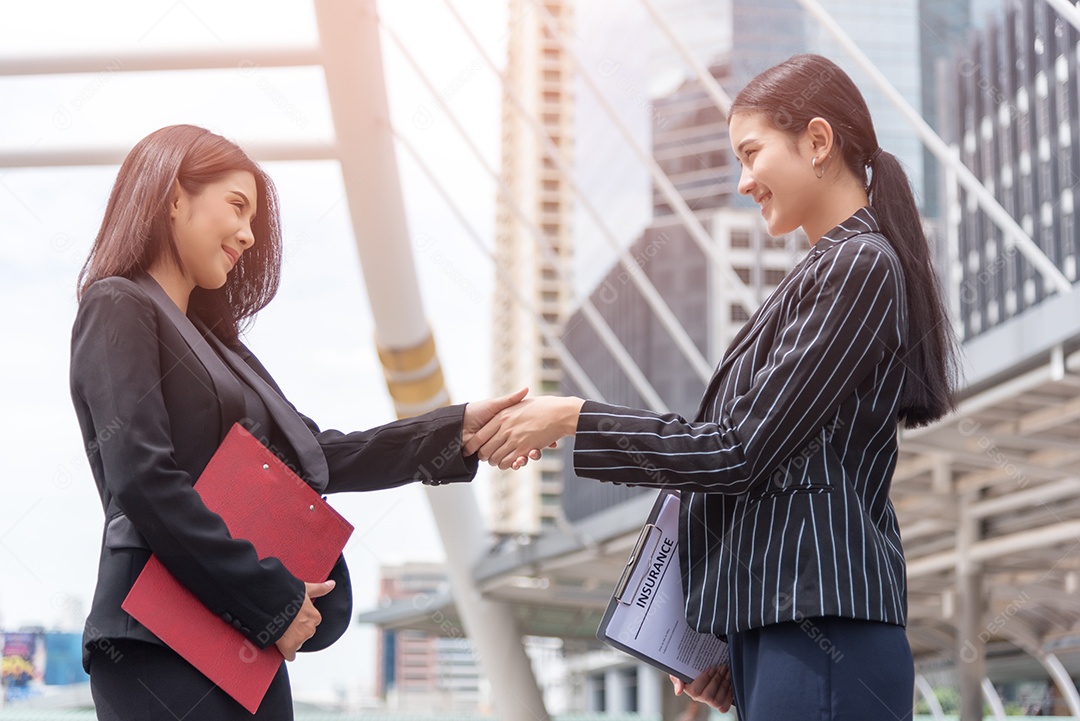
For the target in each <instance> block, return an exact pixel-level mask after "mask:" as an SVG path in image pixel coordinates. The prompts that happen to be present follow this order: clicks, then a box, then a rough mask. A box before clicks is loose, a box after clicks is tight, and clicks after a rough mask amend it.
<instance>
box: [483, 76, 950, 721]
mask: <svg viewBox="0 0 1080 721" xmlns="http://www.w3.org/2000/svg"><path fill="white" fill-rule="evenodd" d="M728 127H729V130H730V140H731V146H732V149H733V150H734V151H735V155H736V157H737V158H738V161H739V164H740V165H741V166H742V171H741V177H740V180H739V191H740V192H741V193H743V194H745V195H748V196H751V197H752V198H753V199H754V201H755V202H756V203H757V204H758V205H759V206H760V208H761V214H762V216H763V218H764V219H765V222H766V224H767V226H768V231H769V233H770V234H771V235H782V234H785V233H790V232H792V231H794V230H795V229H797V228H800V227H801V228H802V229H803V231H804V232H805V233H806V236H807V238H808V239H809V241H810V244H811V248H810V251H809V253H808V254H807V256H806V257H805V258H804V259H803V260H802V261H801V262H800V263H799V264H798V265H796V267H795V268H794V269H793V270H792V271H791V273H789V274H788V276H787V277H786V278H785V279H784V280H783V281H782V282H781V283H780V285H779V287H777V289H776V290H775V291H774V292H773V294H772V295H771V296H770V297H769V298H768V299H767V300H766V301H765V302H764V303H763V304H762V305H761V307H760V308H759V309H758V310H757V311H756V312H755V313H754V315H753V317H751V318H750V320H749V321H747V323H746V325H745V326H744V327H743V329H742V330H741V331H740V332H739V334H738V335H737V336H736V337H735V340H734V341H733V342H732V344H731V346H730V347H729V348H728V350H727V352H726V353H725V355H724V358H723V360H721V362H720V365H719V366H718V368H717V370H716V373H715V374H714V376H713V378H712V380H711V382H710V383H709V385H708V388H707V389H706V392H705V396H704V398H703V399H702V401H701V405H700V407H699V410H698V413H697V416H696V418H695V419H694V420H693V421H686V420H684V419H683V418H680V417H679V416H677V415H671V414H668V415H661V414H657V413H652V412H649V411H645V410H636V409H629V408H622V407H619V406H613V405H607V404H603V403H597V402H595V401H583V400H582V399H580V398H548V397H541V398H535V399H527V400H525V401H524V402H523V403H521V404H520V405H517V406H514V407H511V408H508V409H507V410H506V411H503V412H502V413H500V414H499V415H498V416H496V418H495V419H494V420H493V421H492V422H491V423H490V424H489V425H488V426H487V427H485V428H484V429H482V430H481V431H480V432H479V433H477V434H476V436H474V438H473V440H472V442H471V443H468V444H466V452H469V451H472V450H478V451H479V453H480V458H481V459H482V460H487V461H489V462H491V463H493V464H496V465H498V466H499V467H501V468H509V467H516V466H517V465H518V464H520V463H522V462H524V461H525V459H526V458H527V457H529V454H530V453H535V451H536V450H537V449H542V448H546V447H547V446H548V445H549V444H550V443H552V442H554V441H555V440H557V439H558V438H560V437H562V436H568V435H576V441H575V448H574V467H575V470H576V472H577V474H578V475H580V476H585V477H589V478H596V479H598V480H601V481H609V482H619V483H628V484H636V485H641V486H653V487H659V488H670V489H678V490H680V491H681V505H680V507H681V513H682V515H681V526H682V528H681V534H680V535H681V538H680V544H679V552H680V555H681V558H680V560H681V568H682V572H683V579H682V580H683V588H684V591H685V594H686V616H687V620H688V622H689V623H690V625H691V626H692V627H694V628H696V629H697V630H698V631H702V632H707V633H713V634H717V635H719V636H724V637H726V638H727V639H728V642H729V648H730V652H731V653H730V659H731V660H730V668H729V667H728V665H727V664H724V665H723V666H720V667H717V668H714V669H709V670H707V671H706V672H705V673H703V674H702V675H701V677H699V678H698V679H696V680H695V681H694V682H693V683H691V684H689V685H687V686H684V685H683V683H682V682H681V681H679V680H677V679H674V678H673V679H672V682H673V684H674V685H675V689H676V692H677V693H682V692H686V693H689V694H690V695H691V696H693V697H694V698H696V699H700V700H703V701H707V702H709V703H711V704H713V705H714V706H717V707H719V708H722V709H726V708H727V707H728V706H729V705H730V704H731V702H732V700H733V697H734V701H735V704H736V705H737V707H738V709H739V718H740V719H743V720H744V721H775V720H776V719H783V720H784V721H801V720H804V719H805V720H806V721H810V720H811V719H813V721H822V720H824V719H893V718H896V719H905V718H907V719H910V718H911V713H912V697H913V684H914V668H913V664H912V657H911V650H910V647H909V646H908V642H907V638H906V636H905V632H904V625H905V623H906V622H907V592H906V585H905V565H904V553H903V548H902V544H901V540H900V528H899V525H898V523H897V520H896V514H895V512H894V510H893V507H892V504H891V502H890V501H889V487H890V484H891V481H892V474H893V469H894V467H895V464H896V458H897V426H898V424H899V423H900V422H903V423H905V424H906V425H907V426H908V427H917V426H921V425H925V424H927V423H930V422H931V421H933V420H935V419H937V418H940V417H942V416H943V415H945V414H946V413H947V412H949V410H950V409H951V408H952V396H951V387H952V383H953V378H954V370H953V369H954V367H955V342H954V340H953V336H952V332H951V327H950V325H949V320H948V317H947V316H946V312H945V308H944V305H943V303H942V300H941V293H940V292H939V289H938V282H937V277H936V275H935V273H934V270H933V268H932V267H931V263H930V250H929V246H928V243H927V240H926V237H925V235H924V234H923V230H922V226H921V224H920V222H919V214H918V209H917V208H916V205H915V199H914V196H913V195H912V192H911V188H910V186H909V184H908V180H907V177H906V176H905V174H904V171H903V169H902V168H901V166H900V164H899V162H898V161H897V159H896V158H895V157H893V156H892V155H891V154H890V153H888V152H887V151H886V150H883V149H882V148H881V147H879V145H878V141H877V136H876V134H875V132H874V125H873V122H872V120H871V118H870V113H869V111H868V109H867V107H866V102H865V101H864V100H863V97H862V94H861V93H860V92H859V90H858V88H856V87H855V84H854V83H853V82H852V81H851V79H850V78H849V77H848V76H847V75H846V74H845V73H844V72H843V70H841V69H840V68H839V67H837V66H836V65H835V64H834V63H832V62H831V61H829V60H827V59H826V58H823V57H821V56H818V55H798V56H795V57H793V58H791V59H789V60H787V61H786V62H784V63H781V64H780V65H777V66H775V67H773V68H770V69H769V70H766V71H765V72H763V73H761V74H760V75H758V76H757V77H755V78H754V79H753V80H752V81H751V82H750V83H749V84H748V85H747V86H746V87H745V88H744V89H743V90H742V91H741V92H740V93H739V94H738V96H737V97H736V98H735V100H734V102H733V103H732V106H731V112H730V114H729V116H728Z"/></svg>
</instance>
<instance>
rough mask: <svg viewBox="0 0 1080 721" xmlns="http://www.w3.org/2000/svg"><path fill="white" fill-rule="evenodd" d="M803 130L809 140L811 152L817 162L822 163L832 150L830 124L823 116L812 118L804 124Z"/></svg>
mask: <svg viewBox="0 0 1080 721" xmlns="http://www.w3.org/2000/svg"><path fill="white" fill-rule="evenodd" d="M804 132H805V133H806V138H807V140H809V141H810V151H811V153H813V156H814V157H815V158H817V159H818V163H823V162H824V161H825V158H827V157H829V153H831V152H832V150H833V129H832V125H830V124H829V121H828V120H826V119H825V118H814V119H812V120H811V121H810V122H809V123H807V124H806V130H805V131H804Z"/></svg>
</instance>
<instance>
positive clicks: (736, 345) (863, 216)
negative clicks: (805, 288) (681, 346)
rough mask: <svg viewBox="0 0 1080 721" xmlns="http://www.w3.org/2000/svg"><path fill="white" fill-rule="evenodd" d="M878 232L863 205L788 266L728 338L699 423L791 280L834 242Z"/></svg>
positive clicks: (779, 300) (700, 414)
mask: <svg viewBox="0 0 1080 721" xmlns="http://www.w3.org/2000/svg"><path fill="white" fill-rule="evenodd" d="M880 232H881V230H880V226H879V225H878V222H877V218H875V217H874V213H873V211H872V210H871V209H870V208H869V207H863V208H860V209H859V210H858V211H856V212H855V214H854V215H852V216H851V217H850V218H848V219H847V220H846V221H844V223H841V224H840V225H838V226H836V227H835V228H833V229H832V230H830V231H829V232H828V233H826V234H825V235H823V236H822V237H821V239H820V240H818V242H817V243H815V244H814V245H813V247H812V248H811V249H810V252H809V253H807V254H806V256H805V257H804V258H803V259H802V260H801V261H799V262H798V263H796V264H795V267H794V268H792V269H791V272H790V273H788V274H787V276H786V277H785V278H784V280H783V281H781V282H780V285H779V286H777V288H776V290H774V291H773V292H772V293H771V294H770V295H769V297H768V298H766V299H765V302H764V303H762V304H761V307H760V308H758V309H757V311H756V312H755V313H754V314H753V316H751V318H750V320H748V321H747V322H746V324H745V325H744V326H743V327H742V328H741V329H740V330H739V332H738V333H737V334H736V335H735V339H734V340H732V341H731V345H730V346H729V347H728V350H727V352H726V353H724V358H723V360H721V361H720V364H719V365H718V366H717V368H716V372H715V373H713V377H712V378H711V379H710V380H709V385H708V387H706V389H705V394H704V395H703V396H702V398H701V404H700V405H699V406H698V411H697V415H696V416H695V419H696V420H697V421H698V422H700V421H703V420H705V419H704V417H703V414H704V412H705V409H706V408H707V407H708V405H709V404H710V403H711V402H712V400H713V396H714V395H715V394H716V392H717V390H718V389H719V387H720V381H721V380H722V379H723V377H724V374H725V373H726V372H727V369H728V367H729V366H730V365H731V364H732V363H734V362H735V359H736V358H738V357H739V356H740V355H742V354H743V352H744V351H745V350H746V349H747V348H748V347H750V345H751V344H752V343H753V342H754V340H755V339H756V338H757V336H758V335H759V334H760V333H761V329H762V328H764V327H765V325H766V323H765V321H766V319H767V317H768V315H769V313H770V312H771V311H773V310H774V306H775V305H777V304H779V303H780V302H781V301H782V300H783V298H784V296H785V295H786V294H787V291H788V288H789V287H790V286H791V285H792V284H793V283H797V282H798V279H799V278H800V277H801V276H802V274H803V273H804V272H806V269H807V267H809V266H810V265H813V264H814V263H815V262H816V261H817V259H818V257H819V256H820V255H821V254H822V253H824V252H825V250H826V249H827V248H829V247H830V246H831V245H832V244H834V243H837V242H840V241H844V240H847V239H848V238H852V237H854V236H856V235H860V234H862V233H880Z"/></svg>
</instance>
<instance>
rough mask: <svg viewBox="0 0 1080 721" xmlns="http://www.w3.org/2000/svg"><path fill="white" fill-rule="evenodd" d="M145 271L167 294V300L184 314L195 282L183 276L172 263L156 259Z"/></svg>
mask: <svg viewBox="0 0 1080 721" xmlns="http://www.w3.org/2000/svg"><path fill="white" fill-rule="evenodd" d="M147 272H149V273H150V277H151V278H153V279H154V280H156V281H157V284H158V285H160V286H161V289H162V290H164V291H165V295H167V296H169V300H171V301H172V302H173V303H176V307H177V308H179V309H180V312H181V313H184V314H185V315H186V314H187V309H188V300H190V298H191V291H193V290H194V289H195V284H194V283H192V282H191V281H189V280H188V279H187V278H186V277H184V274H183V273H181V272H180V269H179V268H177V267H176V265H175V264H174V263H170V262H165V261H158V262H157V263H154V265H152V266H151V267H150V270H149V271H147Z"/></svg>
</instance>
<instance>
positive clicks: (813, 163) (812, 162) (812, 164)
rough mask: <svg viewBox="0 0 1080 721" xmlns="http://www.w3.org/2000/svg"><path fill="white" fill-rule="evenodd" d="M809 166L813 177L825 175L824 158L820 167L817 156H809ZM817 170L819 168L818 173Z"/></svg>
mask: <svg viewBox="0 0 1080 721" xmlns="http://www.w3.org/2000/svg"><path fill="white" fill-rule="evenodd" d="M810 167H811V168H813V169H814V177H815V178H824V177H825V161H824V160H823V161H821V168H818V164H817V157H816V156H815V157H813V158H810ZM818 170H821V172H820V173H819V172H818Z"/></svg>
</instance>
